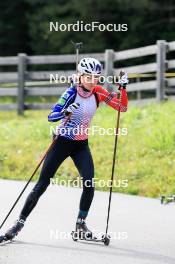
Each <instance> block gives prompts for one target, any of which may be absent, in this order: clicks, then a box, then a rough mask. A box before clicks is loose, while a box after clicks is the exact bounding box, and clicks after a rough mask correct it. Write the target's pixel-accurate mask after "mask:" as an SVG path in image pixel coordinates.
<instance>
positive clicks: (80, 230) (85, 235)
mask: <svg viewBox="0 0 175 264" xmlns="http://www.w3.org/2000/svg"><path fill="white" fill-rule="evenodd" d="M71 234H72V239H73V240H74V241H77V240H78V239H80V240H88V239H92V238H93V234H92V232H91V231H90V230H89V229H88V228H87V225H86V222H85V220H84V219H81V218H78V219H77V222H76V227H75V231H72V233H71Z"/></svg>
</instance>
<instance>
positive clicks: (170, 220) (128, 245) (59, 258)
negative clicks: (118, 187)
mask: <svg viewBox="0 0 175 264" xmlns="http://www.w3.org/2000/svg"><path fill="white" fill-rule="evenodd" d="M24 185H25V182H19V181H6V180H0V222H2V220H3V219H4V217H5V215H6V213H7V212H8V210H9V208H10V206H11V205H12V203H13V202H14V200H15V199H16V197H17V195H18V194H19V192H20V190H21V189H22V188H23V186H24ZM32 186H33V183H32V184H30V185H29V187H28V189H27V191H26V192H25V194H24V196H23V198H22V199H21V200H20V202H19V204H18V206H17V207H16V208H15V210H14V212H13V213H12V215H11V216H10V218H9V219H8V221H7V223H6V224H5V225H4V227H3V228H2V230H1V232H0V234H2V233H3V231H5V230H6V229H7V228H8V227H9V226H11V225H12V224H13V222H14V220H15V219H16V218H17V216H18V213H19V211H20V209H21V207H22V205H23V203H24V201H25V198H26V196H27V194H28V193H29V191H30V190H31V188H32ZM80 195H81V189H78V188H70V187H69V188H68V187H60V186H49V188H48V190H47V191H46V193H45V194H44V195H43V196H42V197H41V199H40V201H39V203H38V205H37V207H36V208H35V209H34V211H33V212H32V214H31V215H30V216H29V218H28V220H27V222H26V225H25V227H24V229H23V230H22V231H21V233H20V234H19V236H18V237H16V240H15V241H14V242H13V243H9V244H5V245H1V246H0V263H1V264H12V263H13V264H29V263H30V264H35V263H37V264H45V263H52V264H56V263H66V264H69V263H80V262H81V263H84V264H87V263H88V264H97V263H98V264H99V263H102V264H103V263H105V264H107V263H110V264H111V263H118V264H120V263H121V264H132V263H134V264H148V263H149V264H157V263H164V264H166V263H175V204H173V203H171V204H168V205H161V204H160V201H158V200H156V199H148V198H143V197H136V196H130V195H122V194H113V197H112V206H111V216H110V224H109V232H110V234H111V237H112V239H111V243H110V245H109V246H105V245H104V244H102V243H89V242H74V241H72V239H71V237H70V233H71V231H72V230H73V229H74V226H75V220H76V216H77V212H78V205H79V198H80ZM107 204H108V193H105V192H99V191H96V193H95V197H94V201H93V206H92V207H91V211H90V213H89V216H88V219H87V224H88V227H89V228H91V229H92V230H94V231H95V232H96V233H97V235H98V234H99V232H104V231H105V225H106V215H107Z"/></svg>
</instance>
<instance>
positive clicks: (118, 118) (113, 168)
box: [105, 71, 123, 237]
mask: <svg viewBox="0 0 175 264" xmlns="http://www.w3.org/2000/svg"><path fill="white" fill-rule="evenodd" d="M122 75H123V72H122V71H121V72H120V76H122ZM119 125H120V106H119V110H118V114H117V125H116V134H115V143H114V154H113V163H112V174H111V185H110V191H109V202H108V211H107V223H106V232H105V237H108V235H107V233H108V226H109V216H110V209H111V198H112V189H113V181H114V170H115V163H116V162H115V161H116V155H117V143H118V130H119Z"/></svg>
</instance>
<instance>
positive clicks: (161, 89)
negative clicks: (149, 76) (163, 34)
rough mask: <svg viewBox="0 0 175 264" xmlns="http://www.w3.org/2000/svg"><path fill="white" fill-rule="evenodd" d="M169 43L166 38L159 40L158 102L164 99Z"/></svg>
mask: <svg viewBox="0 0 175 264" xmlns="http://www.w3.org/2000/svg"><path fill="white" fill-rule="evenodd" d="M166 52H167V43H166V41H165V40H158V41H157V74H156V78H157V90H156V99H157V101H158V102H160V101H162V100H164V96H165V87H166V79H165V72H166V67H167V61H166Z"/></svg>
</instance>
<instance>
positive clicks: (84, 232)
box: [71, 219, 110, 246]
mask: <svg viewBox="0 0 175 264" xmlns="http://www.w3.org/2000/svg"><path fill="white" fill-rule="evenodd" d="M75 229H76V230H75V231H72V233H71V235H72V239H73V240H74V241H78V240H84V241H88V242H102V243H104V244H105V245H106V246H108V245H109V242H110V238H109V236H105V235H103V236H102V237H101V238H100V239H99V238H97V237H96V236H95V235H94V234H93V233H92V231H90V230H89V229H88V228H87V225H86V223H85V221H84V220H83V219H78V220H77V223H76V228H75Z"/></svg>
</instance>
